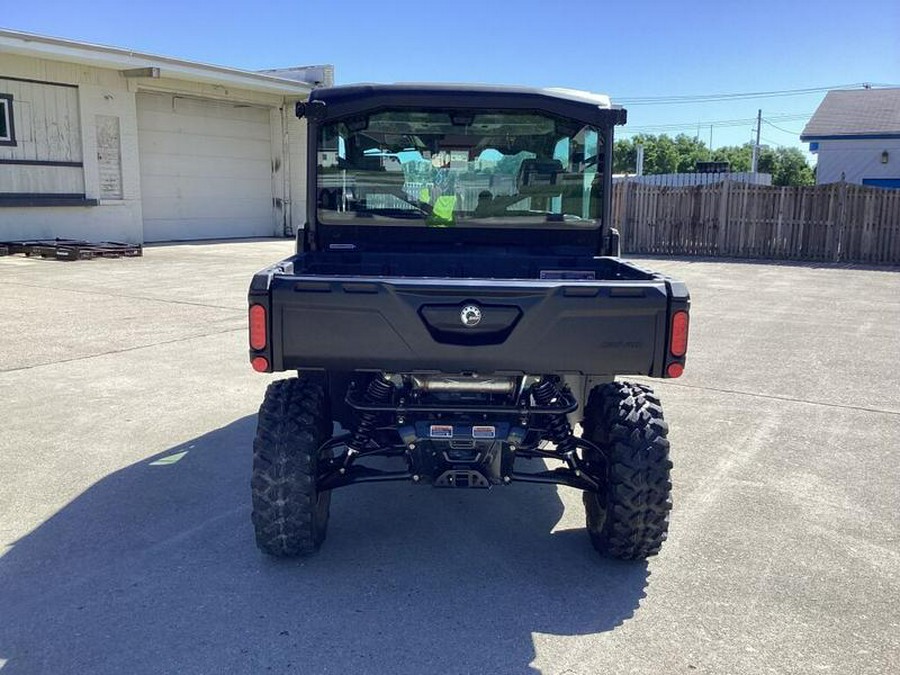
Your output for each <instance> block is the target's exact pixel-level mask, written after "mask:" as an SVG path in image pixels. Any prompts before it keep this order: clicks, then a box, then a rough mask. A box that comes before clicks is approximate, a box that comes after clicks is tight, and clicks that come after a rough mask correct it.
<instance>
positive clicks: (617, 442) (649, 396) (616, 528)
mask: <svg viewBox="0 0 900 675" xmlns="http://www.w3.org/2000/svg"><path fill="white" fill-rule="evenodd" d="M583 429H584V432H583V433H584V437H585V438H586V439H587V440H589V441H592V442H593V443H594V444H595V445H597V446H598V447H599V448H600V449H601V450H602V451H603V452H604V454H605V455H606V458H607V461H608V464H607V481H606V484H605V486H604V488H603V489H602V491H601V492H600V493H599V494H597V493H591V492H585V493H584V507H585V511H586V513H587V530H588V534H590V537H591V542H592V543H593V545H594V548H596V549H597V550H598V551H599V552H600V553H602V554H603V555H607V556H610V557H613V558H621V559H625V560H641V559H644V558H647V557H649V556H652V555H656V554H657V553H659V549H660V547H661V546H662V543H663V541H665V539H666V532H667V531H668V528H669V520H668V519H669V511H670V510H671V509H672V502H671V500H670V496H671V491H672V483H671V482H670V479H669V472H670V470H671V468H672V463H671V462H670V461H669V441H668V440H667V439H666V435H667V434H668V431H669V428H668V425H667V424H666V422H665V420H664V419H663V412H662V406H661V405H660V402H659V399H658V398H657V397H656V396H655V395H654V393H653V390H652V389H651V388H650V387H648V386H646V385H643V384H634V383H630V382H612V383H609V384H604V385H602V386H599V387H596V388H594V389H593V391H591V395H590V397H589V399H588V405H587V407H586V408H585V419H584V423H583Z"/></svg>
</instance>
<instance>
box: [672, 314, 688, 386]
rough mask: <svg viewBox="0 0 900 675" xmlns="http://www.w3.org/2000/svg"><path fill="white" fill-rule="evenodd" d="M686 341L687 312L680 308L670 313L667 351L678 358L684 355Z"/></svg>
mask: <svg viewBox="0 0 900 675" xmlns="http://www.w3.org/2000/svg"><path fill="white" fill-rule="evenodd" d="M687 341H688V313H687V312H685V311H684V310H680V311H677V312H675V313H674V314H673V315H672V330H671V331H670V333H669V352H671V354H672V356H677V357H679V358H680V357H682V356H684V355H685V353H686V352H687ZM679 375H680V373H679Z"/></svg>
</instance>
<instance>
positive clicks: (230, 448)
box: [0, 416, 649, 675]
mask: <svg viewBox="0 0 900 675" xmlns="http://www.w3.org/2000/svg"><path fill="white" fill-rule="evenodd" d="M254 428H255V417H253V416H248V417H245V418H242V419H240V420H237V421H235V422H233V423H232V424H229V425H228V426H226V427H223V428H221V429H218V430H216V431H213V432H211V433H208V434H206V435H204V436H201V437H199V438H197V439H194V440H192V441H190V442H188V443H185V444H183V445H180V446H178V447H174V448H172V449H171V450H169V451H167V452H164V453H161V454H160V455H157V456H154V457H151V458H149V459H148V460H146V461H143V462H140V463H137V464H134V465H132V466H129V467H127V468H125V469H122V470H120V471H118V472H116V473H114V474H111V475H110V476H108V477H106V478H105V479H103V480H101V481H100V482H98V483H97V484H95V485H93V486H92V487H91V488H89V489H88V490H87V491H85V492H84V493H83V494H81V495H80V496H79V497H78V498H76V499H75V500H74V501H72V502H71V503H70V504H68V505H67V506H66V507H65V508H63V509H62V510H60V511H59V512H58V513H56V514H55V515H54V516H53V517H52V518H50V519H49V520H48V521H47V522H45V523H44V524H43V525H41V526H40V527H38V528H37V529H36V530H34V531H33V532H31V533H30V534H28V535H26V536H25V537H23V538H22V539H21V540H19V541H18V542H17V543H16V544H15V545H14V546H13V548H11V549H10V550H9V551H8V552H7V553H6V555H5V556H3V558H0V608H2V610H0V613H2V616H3V621H2V622H0V664H2V663H3V660H6V664H5V666H3V667H2V672H3V675H13V674H20V673H29V674H30V673H41V672H46V673H62V672H90V673H125V672H127V673H151V672H152V673H160V672H178V673H201V672H203V673H206V672H215V673H245V672H246V673H258V672H303V673H317V672H338V673H342V672H378V673H380V672H391V673H404V672H409V673H421V672H447V673H451V672H454V673H455V672H529V671H530V669H529V664H530V663H531V662H532V661H533V660H534V658H535V647H534V642H533V640H532V634H533V633H547V634H554V635H584V634H591V633H597V632H602V631H609V630H612V629H614V628H615V627H616V626H618V625H620V624H621V623H622V622H624V621H626V620H627V619H628V618H629V617H631V616H632V615H633V614H634V612H635V611H636V610H637V609H638V605H639V602H640V600H641V598H643V597H644V592H645V588H646V585H647V580H648V576H649V573H648V571H647V566H646V564H644V563H620V562H613V561H605V560H603V559H601V558H599V557H598V556H597V555H596V554H595V552H594V551H593V550H592V549H591V547H590V544H589V542H588V539H587V536H586V535H585V533H584V531H583V529H581V528H579V529H573V530H567V531H562V532H556V533H551V530H552V529H553V527H554V526H555V525H556V524H557V522H558V521H559V520H560V517H561V516H562V512H563V505H562V502H561V500H560V498H559V496H558V494H557V492H556V490H554V489H552V488H547V487H543V486H530V485H516V486H513V487H510V488H509V489H496V490H492V491H489V492H488V491H485V492H481V491H464V492H459V491H448V490H434V489H430V488H426V487H421V486H414V485H410V484H405V483H403V484H391V485H363V486H355V487H351V488H347V489H342V490H339V491H336V492H335V494H334V498H333V500H332V515H331V524H330V530H329V535H328V540H327V541H326V542H325V545H324V547H323V548H322V550H321V551H320V552H319V554H318V555H316V556H314V557H313V558H310V559H307V560H303V561H279V560H272V559H269V558H266V557H265V556H263V555H262V554H260V553H259V552H258V551H257V549H256V547H255V546H254V543H253V534H252V528H251V526H250V522H249V521H250V518H249V511H250V506H249V472H250V450H249V448H250V445H251V442H252V437H253V433H254ZM185 452H186V454H183V455H182V454H180V453H185ZM579 501H580V500H579ZM581 517H582V516H581V513H580V512H579V514H578V522H579V523H580V522H581Z"/></svg>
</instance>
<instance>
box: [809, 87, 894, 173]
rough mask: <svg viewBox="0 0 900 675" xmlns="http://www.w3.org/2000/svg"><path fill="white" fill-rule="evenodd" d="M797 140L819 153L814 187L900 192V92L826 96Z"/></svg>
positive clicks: (858, 92) (880, 91)
mask: <svg viewBox="0 0 900 675" xmlns="http://www.w3.org/2000/svg"><path fill="white" fill-rule="evenodd" d="M800 140H801V141H804V142H808V143H809V151H810V152H811V153H813V154H815V155H818V164H817V167H816V182H817V183H819V184H823V183H835V182H838V181H842V180H843V181H847V182H848V183H858V184H862V185H873V186H876V187H888V188H900V89H858V90H852V91H830V92H828V94H827V95H826V96H825V99H824V100H823V101H822V103H821V104H820V105H819V108H818V109H817V110H816V113H815V114H814V115H813V117H812V119H811V120H810V121H809V123H808V124H807V125H806V128H805V129H804V130H803V133H802V134H801V136H800Z"/></svg>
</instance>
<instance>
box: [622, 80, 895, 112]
mask: <svg viewBox="0 0 900 675" xmlns="http://www.w3.org/2000/svg"><path fill="white" fill-rule="evenodd" d="M895 86H897V85H891V84H884V83H870V82H853V83H851V84H839V85H834V86H830V87H807V88H804V89H777V90H773V91H749V92H732V93H723V94H690V95H683V96H675V95H670V96H623V97H621V98H616V99H615V102H616V103H620V104H622V105H630V106H635V105H672V104H679V103H712V102H715V101H738V100H742V99H756V98H779V97H783V96H802V95H805V94H817V93H821V92H825V91H832V90H834V89H862V88H877V87H895Z"/></svg>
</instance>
